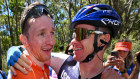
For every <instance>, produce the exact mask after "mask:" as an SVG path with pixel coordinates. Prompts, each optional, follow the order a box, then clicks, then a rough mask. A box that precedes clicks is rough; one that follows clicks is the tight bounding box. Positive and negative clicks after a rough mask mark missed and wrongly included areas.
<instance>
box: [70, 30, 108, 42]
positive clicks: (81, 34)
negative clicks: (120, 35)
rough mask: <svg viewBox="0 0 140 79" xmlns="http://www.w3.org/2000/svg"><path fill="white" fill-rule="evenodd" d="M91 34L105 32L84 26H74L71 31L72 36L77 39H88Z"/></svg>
mask: <svg viewBox="0 0 140 79" xmlns="http://www.w3.org/2000/svg"><path fill="white" fill-rule="evenodd" d="M91 34H106V33H105V32H102V31H97V30H88V29H86V28H76V29H75V32H74V33H73V38H76V40H77V41H81V40H83V39H88V38H89V36H90V35H91Z"/></svg>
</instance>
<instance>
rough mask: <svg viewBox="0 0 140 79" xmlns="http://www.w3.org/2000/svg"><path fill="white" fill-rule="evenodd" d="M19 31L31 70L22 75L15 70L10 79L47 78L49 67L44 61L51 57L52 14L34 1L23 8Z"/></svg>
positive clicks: (52, 42) (52, 41)
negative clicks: (14, 74)
mask: <svg viewBox="0 0 140 79" xmlns="http://www.w3.org/2000/svg"><path fill="white" fill-rule="evenodd" d="M21 32H22V33H21V35H20V41H21V42H22V44H23V45H24V48H26V50H27V51H28V53H27V54H28V56H27V57H28V58H29V60H31V64H30V67H31V69H32V71H31V72H29V73H28V74H27V75H24V74H23V73H22V72H20V71H18V70H16V72H17V74H18V75H17V76H12V79H30V78H32V79H49V69H48V66H46V65H44V63H45V62H46V61H48V60H50V58H51V51H52V49H53V47H54V44H55V39H54V37H55V36H54V35H55V30H54V23H53V21H52V16H51V14H50V12H49V11H48V9H47V7H46V6H45V5H44V4H41V3H40V2H35V3H33V4H31V5H29V7H27V8H26V9H25V10H24V13H23V16H22V18H21ZM22 49H23V48H20V50H22ZM21 62H22V61H21Z"/></svg>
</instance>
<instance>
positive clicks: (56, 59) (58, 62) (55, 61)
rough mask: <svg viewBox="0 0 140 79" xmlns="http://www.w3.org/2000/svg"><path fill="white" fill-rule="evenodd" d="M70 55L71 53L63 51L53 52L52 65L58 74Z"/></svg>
mask: <svg viewBox="0 0 140 79" xmlns="http://www.w3.org/2000/svg"><path fill="white" fill-rule="evenodd" d="M69 56H70V55H66V54H63V53H52V58H51V62H50V66H51V67H52V68H53V70H54V71H55V72H56V74H58V73H59V70H60V68H61V66H62V65H63V63H64V61H65V60H66V59H67V58H68V57H69Z"/></svg>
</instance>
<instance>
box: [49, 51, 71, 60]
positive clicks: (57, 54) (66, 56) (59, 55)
mask: <svg viewBox="0 0 140 79" xmlns="http://www.w3.org/2000/svg"><path fill="white" fill-rule="evenodd" d="M51 56H52V58H53V57H57V58H60V59H67V58H68V57H69V56H70V55H67V54H64V53H57V52H52V53H51Z"/></svg>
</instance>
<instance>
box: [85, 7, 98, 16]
mask: <svg viewBox="0 0 140 79" xmlns="http://www.w3.org/2000/svg"><path fill="white" fill-rule="evenodd" d="M99 10H101V9H99V8H98V7H94V8H92V9H90V10H89V11H88V12H87V13H86V15H88V14H90V13H92V12H96V11H99Z"/></svg>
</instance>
